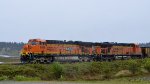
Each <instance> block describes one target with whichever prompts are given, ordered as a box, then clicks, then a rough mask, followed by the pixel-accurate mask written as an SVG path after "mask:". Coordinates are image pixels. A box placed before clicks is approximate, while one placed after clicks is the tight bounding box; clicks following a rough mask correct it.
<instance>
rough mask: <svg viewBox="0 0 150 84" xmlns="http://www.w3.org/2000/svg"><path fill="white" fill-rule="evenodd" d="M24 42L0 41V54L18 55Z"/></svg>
mask: <svg viewBox="0 0 150 84" xmlns="http://www.w3.org/2000/svg"><path fill="white" fill-rule="evenodd" d="M24 44H25V43H23V42H20V43H17V42H0V55H9V56H19V54H20V51H21V49H22V47H23V45H24ZM139 45H140V46H141V47H150V42H149V43H140V44H139Z"/></svg>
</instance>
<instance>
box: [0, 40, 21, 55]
mask: <svg viewBox="0 0 150 84" xmlns="http://www.w3.org/2000/svg"><path fill="white" fill-rule="evenodd" d="M23 45H24V43H23V42H20V43H17V42H0V55H9V56H19V53H20V50H21V49H22V47H23Z"/></svg>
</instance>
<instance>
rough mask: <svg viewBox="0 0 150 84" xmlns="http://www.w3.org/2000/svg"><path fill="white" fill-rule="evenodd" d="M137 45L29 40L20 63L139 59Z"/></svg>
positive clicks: (22, 52)
mask: <svg viewBox="0 0 150 84" xmlns="http://www.w3.org/2000/svg"><path fill="white" fill-rule="evenodd" d="M141 57H142V52H141V48H140V47H139V45H136V44H127V43H108V42H105V43H92V42H81V41H59V40H41V39H30V40H29V41H28V43H27V44H26V45H24V46H23V49H22V50H21V61H22V62H25V63H27V62H29V63H39V62H40V63H51V62H54V61H60V62H79V61H81V62H82V61H104V60H105V61H111V60H116V59H130V58H141Z"/></svg>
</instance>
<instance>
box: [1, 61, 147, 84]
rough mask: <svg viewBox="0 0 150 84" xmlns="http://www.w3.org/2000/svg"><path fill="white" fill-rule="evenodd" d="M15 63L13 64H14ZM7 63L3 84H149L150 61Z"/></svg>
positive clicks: (2, 71)
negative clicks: (29, 83)
mask: <svg viewBox="0 0 150 84" xmlns="http://www.w3.org/2000/svg"><path fill="white" fill-rule="evenodd" d="M0 59H3V61H4V60H5V62H7V63H9V62H12V60H11V59H6V58H0ZM15 60H18V59H15ZM15 60H14V61H13V62H15ZM7 63H6V64H1V65H0V80H1V81H4V80H6V81H4V82H7V80H11V81H40V82H43V81H51V82H45V84H51V83H52V84H53V81H57V82H56V84H60V83H61V84H63V83H64V84H66V83H67V84H85V83H86V84H87V83H88V84H120V83H121V84H145V83H150V59H136V60H125V61H121V60H120V61H113V62H85V63H72V64H69V63H68V64H60V63H58V62H56V63H53V64H22V65H12V64H7ZM62 81H63V82H62ZM70 81H71V82H70ZM40 82H39V84H40ZM16 83H18V82H16ZM20 83H21V82H20ZM6 84H7V83H6ZM8 84H9V83H8ZM23 84H24V83H23ZM33 84H34V82H33ZM35 84H36V83H35ZM41 84H42V83H41Z"/></svg>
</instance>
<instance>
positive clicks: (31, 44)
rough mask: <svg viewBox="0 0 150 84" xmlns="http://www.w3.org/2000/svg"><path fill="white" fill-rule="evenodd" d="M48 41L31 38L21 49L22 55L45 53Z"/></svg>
mask: <svg viewBox="0 0 150 84" xmlns="http://www.w3.org/2000/svg"><path fill="white" fill-rule="evenodd" d="M45 46H46V41H45V40H41V39H30V40H29V41H28V43H27V44H25V45H24V46H23V49H22V50H21V56H27V55H30V54H39V53H41V52H42V53H44V49H45ZM33 52H34V53H33Z"/></svg>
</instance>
